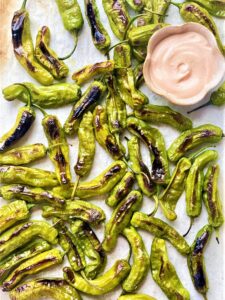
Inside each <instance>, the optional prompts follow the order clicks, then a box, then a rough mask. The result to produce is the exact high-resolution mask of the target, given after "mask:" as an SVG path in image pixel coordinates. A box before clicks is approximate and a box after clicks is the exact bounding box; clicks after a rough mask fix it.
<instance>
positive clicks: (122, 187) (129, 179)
mask: <svg viewBox="0 0 225 300" xmlns="http://www.w3.org/2000/svg"><path fill="white" fill-rule="evenodd" d="M134 181H135V178H134V174H133V173H132V172H126V174H125V175H124V176H123V178H122V179H121V181H120V182H119V183H118V184H117V185H116V186H115V187H114V188H113V189H112V191H111V193H110V194H109V197H108V198H107V199H106V204H107V205H109V206H111V207H114V206H116V205H117V204H118V203H119V202H121V201H122V200H123V199H124V198H125V197H126V196H127V195H128V194H129V193H130V192H131V190H132V186H133V184H134Z"/></svg>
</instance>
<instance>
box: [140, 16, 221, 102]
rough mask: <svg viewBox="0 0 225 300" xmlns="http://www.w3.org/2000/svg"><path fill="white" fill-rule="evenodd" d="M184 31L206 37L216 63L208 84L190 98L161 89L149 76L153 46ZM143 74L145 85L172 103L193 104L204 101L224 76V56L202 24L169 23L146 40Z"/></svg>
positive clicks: (210, 33) (212, 36)
mask: <svg viewBox="0 0 225 300" xmlns="http://www.w3.org/2000/svg"><path fill="white" fill-rule="evenodd" d="M186 32H197V33H200V34H201V35H202V36H203V37H205V38H206V39H207V41H208V42H209V45H210V47H211V48H212V49H213V51H214V55H215V61H214V64H217V67H216V72H214V73H213V76H212V79H211V80H210V81H209V82H208V84H205V85H204V88H202V89H201V91H200V92H198V93H197V94H196V95H195V96H192V97H190V98H185V99H184V98H183V99H182V98H178V97H175V96H174V95H171V93H169V92H168V91H166V90H165V89H164V90H163V89H161V88H160V87H159V86H157V85H156V84H154V82H153V81H154V80H153V79H152V78H151V74H150V73H151V72H150V70H151V68H152V64H153V63H152V53H153V51H154V50H155V47H156V46H157V45H158V44H159V43H160V42H161V41H162V40H164V39H165V38H167V37H169V36H171V35H175V34H180V33H186ZM203 67H204V66H203ZM143 74H144V79H145V82H146V84H147V86H148V87H149V88H150V90H152V91H153V92H155V93H156V94H158V95H161V96H163V97H165V98H166V99H167V100H168V101H170V102H172V103H173V104H177V105H194V104H197V103H199V102H202V101H204V99H205V98H206V97H207V95H209V94H210V93H211V92H213V91H214V90H215V89H216V88H217V87H218V86H219V85H220V84H221V82H222V81H223V78H224V76H225V58H224V56H223V55H222V53H221V52H220V50H219V48H218V46H217V42H216V39H215V37H214V35H213V34H212V32H211V31H209V30H208V29H207V28H205V27H204V26H202V25H200V24H198V23H192V22H190V23H186V24H183V25H171V26H168V27H165V28H162V29H160V30H159V31H157V32H155V33H154V35H153V36H152V37H151V38H150V40H149V42H148V48H147V57H146V60H145V62H144V67H143ZM162 74H163V72H162Z"/></svg>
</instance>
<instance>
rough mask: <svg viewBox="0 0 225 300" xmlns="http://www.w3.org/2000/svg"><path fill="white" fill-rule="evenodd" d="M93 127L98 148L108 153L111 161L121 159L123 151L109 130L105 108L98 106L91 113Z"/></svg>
mask: <svg viewBox="0 0 225 300" xmlns="http://www.w3.org/2000/svg"><path fill="white" fill-rule="evenodd" d="M93 127H94V132H95V138H96V140H97V142H98V143H99V145H100V146H102V148H103V149H105V151H106V152H108V153H109V154H110V155H111V156H112V158H113V159H121V158H122V157H123V156H124V152H125V149H124V147H123V145H122V144H121V143H120V141H119V139H117V138H116V136H115V135H113V134H112V133H111V132H110V130H109V125H108V120H107V112H106V108H105V107H103V106H101V105H98V106H96V108H95V110H94V113H93Z"/></svg>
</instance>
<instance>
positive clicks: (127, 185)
mask: <svg viewBox="0 0 225 300" xmlns="http://www.w3.org/2000/svg"><path fill="white" fill-rule="evenodd" d="M133 184H134V177H133V176H129V177H128V178H127V179H126V181H125V183H124V186H123V187H121V188H120V189H119V190H118V191H117V193H116V198H118V199H122V198H123V197H124V196H126V194H127V191H128V190H129V189H130V187H131V186H132V185H133Z"/></svg>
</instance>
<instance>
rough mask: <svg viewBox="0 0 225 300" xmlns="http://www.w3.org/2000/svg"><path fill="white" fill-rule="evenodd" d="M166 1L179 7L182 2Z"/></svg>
mask: <svg viewBox="0 0 225 300" xmlns="http://www.w3.org/2000/svg"><path fill="white" fill-rule="evenodd" d="M167 2H169V3H170V4H172V5H174V6H176V7H178V8H181V6H182V3H176V2H173V1H167Z"/></svg>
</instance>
